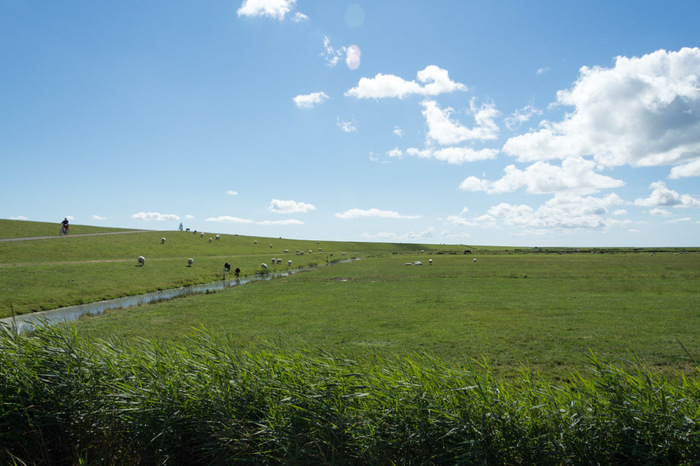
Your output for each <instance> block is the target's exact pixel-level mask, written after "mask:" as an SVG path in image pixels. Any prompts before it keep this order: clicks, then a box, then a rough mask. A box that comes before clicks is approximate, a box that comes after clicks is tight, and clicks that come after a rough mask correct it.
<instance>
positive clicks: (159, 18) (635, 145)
mask: <svg viewBox="0 0 700 466" xmlns="http://www.w3.org/2000/svg"><path fill="white" fill-rule="evenodd" d="M698 18H700V2H697V1H652V0H650V1H644V2H640V1H624V0H616V1H586V2H582V1H564V0H557V1H522V0H518V1H489V2H474V1H466V0H459V1H438V2H434V1H420V0H416V1H410V2H397V1H383V0H373V1H365V2H363V1H358V2H352V1H347V2H346V1H324V2H317V1H304V0H297V1H291V0H245V1H243V0H236V1H210V2H183V1H151V2H141V1H139V2H136V1H130V0H124V1H119V2H94V1H67V2H50V1H38V2H29V1H21V0H0V160H1V163H2V173H3V175H4V176H3V182H2V184H0V193H1V196H2V203H1V204H0V218H8V219H27V220H34V221H49V222H53V221H55V222H57V223H58V222H60V220H61V219H63V217H65V216H68V217H69V218H70V219H71V220H72V221H73V223H77V224H89V225H98V226H115V227H129V228H132V227H133V228H144V229H154V230H172V229H176V228H177V226H178V225H179V223H180V222H182V223H183V224H184V225H185V226H186V227H190V228H192V229H197V230H199V231H208V232H217V233H238V234H243V235H256V236H270V237H278V236H282V237H289V238H303V239H320V240H343V241H391V242H394V241H396V242H426V243H449V244H475V245H504V246H601V247H602V246H698V243H699V238H700V182H699V181H700V49H699V48H697V47H699V46H700V28H698V27H697V19H698Z"/></svg>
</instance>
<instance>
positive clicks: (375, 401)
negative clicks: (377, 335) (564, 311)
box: [0, 329, 700, 465]
mask: <svg viewBox="0 0 700 466" xmlns="http://www.w3.org/2000/svg"><path fill="white" fill-rule="evenodd" d="M191 343H192V344H188V345H186V346H182V345H176V344H173V343H167V344H158V343H154V342H151V341H143V342H142V343H141V344H139V345H135V344H133V343H130V344H124V343H123V342H121V341H119V340H116V339H111V340H110V341H107V342H97V341H94V340H87V339H84V338H82V337H79V336H78V335H77V334H76V333H71V332H67V331H65V330H61V329H45V330H42V331H39V332H36V333H33V334H30V335H22V336H17V335H15V334H13V333H11V332H3V334H2V335H1V336H0V378H1V379H2V380H3V383H2V384H0V463H3V464H79V463H80V464H95V463H100V464H164V463H167V464H188V465H192V464H235V463H245V464H289V463H305V464H309V463H322V464H410V463H420V464H426V463H427V464H457V463H467V464H610V465H615V464H697V463H698V462H700V424H699V422H700V414H699V413H700V402H699V400H700V382H698V378H697V377H695V378H685V379H682V380H676V381H674V382H670V381H668V380H665V379H661V378H658V377H657V376H656V375H654V374H653V373H651V372H649V371H645V370H643V369H641V368H640V367H639V366H638V365H635V364H633V363H631V364H628V365H614V364H610V363H606V362H601V361H599V360H597V359H596V358H595V357H591V359H590V360H589V364H588V367H589V368H590V370H587V371H585V372H581V373H579V374H577V375H576V377H575V378H574V379H572V380H570V381H569V382H568V383H567V384H566V385H556V384H552V383H551V381H550V380H549V379H546V378H542V377H540V376H539V375H537V374H535V373H533V372H530V371H527V370H525V369H523V370H522V372H521V375H520V377H519V378H518V379H517V383H507V382H503V381H502V380H500V381H499V380H498V379H495V378H494V377H492V375H491V374H490V371H489V368H488V366H486V365H479V364H476V363H472V364H470V365H468V366H467V367H464V368H462V369H455V368H454V367H452V366H448V365H445V364H443V363H442V362H440V361H439V360H437V359H434V358H430V357H427V356H422V357H419V356H413V357H392V358H375V359H374V361H373V363H372V364H367V363H366V361H365V362H362V361H356V360H353V359H351V358H347V357H343V356H342V355H338V354H335V355H334V354H331V353H328V352H324V351H321V350H315V351H289V350H288V349H285V348H283V347H279V346H269V347H267V348H262V347H261V348H259V349H258V350H257V351H256V352H254V353H251V352H246V351H241V350H240V349H238V348H237V347H236V345H235V344H222V343H221V342H220V341H216V342H214V341H213V340H212V339H211V338H210V337H209V336H208V334H207V333H204V332H203V333H200V334H199V335H197V336H195V337H193V341H191Z"/></svg>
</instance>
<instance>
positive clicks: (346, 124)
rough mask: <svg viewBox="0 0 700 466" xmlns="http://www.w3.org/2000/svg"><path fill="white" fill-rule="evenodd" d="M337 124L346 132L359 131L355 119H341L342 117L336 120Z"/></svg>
mask: <svg viewBox="0 0 700 466" xmlns="http://www.w3.org/2000/svg"><path fill="white" fill-rule="evenodd" d="M335 125H336V126H337V127H338V128H340V129H341V130H342V131H343V132H344V133H355V132H357V127H355V122H354V121H340V118H338V119H337V120H336V123H335Z"/></svg>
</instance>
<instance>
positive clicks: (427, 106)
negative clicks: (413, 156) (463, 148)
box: [421, 99, 498, 145]
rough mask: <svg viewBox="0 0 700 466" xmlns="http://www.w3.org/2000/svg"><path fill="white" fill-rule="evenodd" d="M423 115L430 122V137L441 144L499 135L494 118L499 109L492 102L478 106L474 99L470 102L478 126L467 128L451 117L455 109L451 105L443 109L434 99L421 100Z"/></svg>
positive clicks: (493, 137) (490, 137) (491, 137)
mask: <svg viewBox="0 0 700 466" xmlns="http://www.w3.org/2000/svg"><path fill="white" fill-rule="evenodd" d="M421 106H422V107H423V111H422V113H423V116H424V117H425V121H426V123H427V124H428V139H430V140H433V141H435V142H437V143H438V144H440V145H448V144H459V143H460V142H464V141H468V140H473V139H479V140H486V139H495V138H496V137H498V125H497V124H496V123H495V121H494V118H496V117H497V116H498V110H496V108H495V107H494V106H493V105H492V104H484V105H482V106H481V107H478V108H477V106H476V104H475V101H474V99H472V100H471V102H470V104H469V108H470V112H471V114H473V115H474V120H475V122H476V126H475V127H474V128H467V127H466V126H463V125H462V124H460V123H459V122H457V121H454V120H452V119H451V118H450V117H451V116H452V113H453V112H454V110H453V109H452V108H451V107H448V108H446V109H444V110H443V109H441V108H440V107H439V106H438V104H437V102H435V101H434V100H425V101H423V102H421Z"/></svg>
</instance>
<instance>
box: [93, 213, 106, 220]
mask: <svg viewBox="0 0 700 466" xmlns="http://www.w3.org/2000/svg"><path fill="white" fill-rule="evenodd" d="M92 219H93V220H107V217H102V216H100V215H97V214H95V215H93V216H92Z"/></svg>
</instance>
